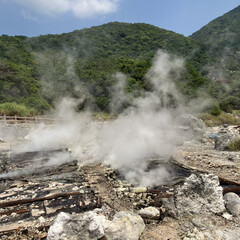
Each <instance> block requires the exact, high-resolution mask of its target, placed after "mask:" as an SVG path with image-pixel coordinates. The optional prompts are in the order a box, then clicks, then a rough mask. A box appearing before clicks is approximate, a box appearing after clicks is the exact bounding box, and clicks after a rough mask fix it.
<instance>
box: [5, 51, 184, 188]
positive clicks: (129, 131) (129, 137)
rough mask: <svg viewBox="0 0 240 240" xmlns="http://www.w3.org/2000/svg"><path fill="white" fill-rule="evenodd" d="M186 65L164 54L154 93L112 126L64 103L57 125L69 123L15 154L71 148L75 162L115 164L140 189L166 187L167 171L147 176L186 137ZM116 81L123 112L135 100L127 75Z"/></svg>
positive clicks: (154, 75) (158, 60) (154, 71)
mask: <svg viewBox="0 0 240 240" xmlns="http://www.w3.org/2000/svg"><path fill="white" fill-rule="evenodd" d="M183 64H184V61H183V60H182V59H179V58H177V57H175V56H173V55H169V54H168V53H166V52H164V51H158V52H157V54H156V56H155V58H154V60H153V64H152V67H151V69H150V70H149V72H148V73H147V75H146V78H147V79H148V80H149V81H150V82H151V84H152V86H153V91H151V92H147V93H142V94H141V96H139V97H137V98H134V99H133V98H132V104H131V107H129V108H127V109H126V110H125V111H123V112H122V113H121V114H120V115H119V116H118V118H117V119H115V120H112V121H110V122H107V123H100V122H96V121H93V120H92V118H91V113H90V112H81V113H76V112H75V111H74V109H75V107H76V106H77V105H78V102H76V100H73V99H69V98H64V99H63V100H62V101H61V103H60V104H59V106H58V108H57V115H56V119H63V121H62V122H56V123H55V124H54V126H52V127H47V126H43V125H42V126H40V127H39V128H37V129H36V130H35V131H33V132H31V133H30V134H29V138H30V141H29V142H28V143H27V144H24V145H22V146H19V147H18V148H16V149H14V152H15V153H19V152H20V151H22V152H27V151H41V150H46V149H54V148H59V147H63V146H67V147H69V148H71V152H72V159H77V160H78V161H80V162H81V163H83V164H88V163H90V162H101V163H103V164H109V165H111V166H112V167H113V168H116V169H119V171H120V172H121V173H122V174H123V175H124V176H125V178H126V179H127V180H129V181H130V182H131V183H133V184H136V185H141V186H152V185H155V184H157V185H159V184H161V183H162V182H163V181H164V180H166V179H167V178H168V172H167V170H166V169H164V168H155V169H153V170H147V169H148V164H149V158H151V157H159V156H161V158H164V159H165V160H164V161H168V159H169V156H170V155H171V154H172V152H173V151H174V149H175V146H176V144H177V143H178V141H179V138H180V137H181V136H180V135H179V133H178V130H177V122H178V117H179V115H180V114H182V113H183V110H184V107H183V106H182V105H181V99H182V97H181V95H180V94H179V93H178V92H177V90H176V88H175V85H174V83H173V80H175V78H178V77H179V74H180V73H181V71H182V70H183ZM115 77H117V79H118V80H119V81H118V83H117V85H116V86H115V88H114V89H113V93H112V94H113V96H112V99H113V100H114V101H113V102H112V104H111V107H112V109H114V111H118V110H119V108H121V107H122V104H123V103H124V102H125V101H126V100H127V99H128V100H129V96H126V95H125V94H124V91H123V89H124V88H125V86H126V85H125V84H126V77H125V76H124V75H123V74H121V73H118V74H117V75H116V76H115ZM55 160H56V158H55ZM62 162H64V161H60V163H62ZM0 177H3V175H0Z"/></svg>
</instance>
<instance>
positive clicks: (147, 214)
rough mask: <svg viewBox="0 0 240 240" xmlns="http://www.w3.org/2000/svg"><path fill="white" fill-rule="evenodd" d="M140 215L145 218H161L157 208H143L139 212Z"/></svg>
mask: <svg viewBox="0 0 240 240" xmlns="http://www.w3.org/2000/svg"><path fill="white" fill-rule="evenodd" d="M139 215H140V216H141V217H143V218H147V219H156V220H157V219H159V217H160V211H159V210H158V209H157V208H155V207H147V208H142V209H141V210H140V211H139Z"/></svg>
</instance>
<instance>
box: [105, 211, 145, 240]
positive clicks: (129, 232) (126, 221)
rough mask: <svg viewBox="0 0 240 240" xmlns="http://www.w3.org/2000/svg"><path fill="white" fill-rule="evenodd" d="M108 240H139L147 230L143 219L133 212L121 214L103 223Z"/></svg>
mask: <svg viewBox="0 0 240 240" xmlns="http://www.w3.org/2000/svg"><path fill="white" fill-rule="evenodd" d="M103 228H104V233H105V237H106V239H107V240H120V239H121V240H138V239H139V238H140V236H141V234H142V233H143V231H144V229H145V224H144V221H143V219H142V218H141V217H140V216H139V215H137V214H135V213H132V212H124V211H122V212H119V213H117V214H116V215H115V216H114V218H113V221H108V220H107V221H105V222H104V223H103Z"/></svg>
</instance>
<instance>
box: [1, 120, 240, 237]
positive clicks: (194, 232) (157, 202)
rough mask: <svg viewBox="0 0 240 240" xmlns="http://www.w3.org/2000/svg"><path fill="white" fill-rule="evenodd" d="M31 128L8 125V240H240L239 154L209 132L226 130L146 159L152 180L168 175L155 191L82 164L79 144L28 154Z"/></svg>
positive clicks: (4, 197)
mask: <svg viewBox="0 0 240 240" xmlns="http://www.w3.org/2000/svg"><path fill="white" fill-rule="evenodd" d="M104 124H109V123H102V125H104ZM32 128H33V126H29V125H26V124H8V125H2V126H1V132H2V136H3V138H2V140H1V143H0V149H1V151H0V171H1V174H0V190H1V193H0V238H1V239H68V238H71V237H72V238H71V239H142V240H143V239H144V240H149V239H174V240H175V239H185V240H186V239H232V240H236V239H240V230H239V229H240V228H239V215H240V211H239V207H240V200H239V193H240V181H239V179H240V174H239V165H240V155H239V153H237V152H227V151H219V150H216V149H215V148H214V147H215V146H214V144H215V143H214V140H212V139H211V138H209V132H212V131H215V132H216V131H220V130H221V129H220V128H219V129H216V128H215V129H212V128H205V127H204V128H202V129H201V131H199V132H201V134H200V136H199V138H198V139H199V140H195V139H192V138H191V137H190V135H189V134H187V136H188V137H187V139H185V140H184V141H183V142H182V144H181V145H178V146H177V149H176V150H175V152H174V153H173V154H172V155H171V156H159V155H152V156H149V158H146V159H145V160H144V162H145V175H146V176H147V175H149V177H150V176H151V175H152V174H153V171H154V173H155V172H156V171H157V173H158V174H163V176H164V177H162V178H161V181H160V180H159V184H156V183H154V184H150V182H149V184H150V185H149V186H147V185H139V182H132V178H129V176H128V174H125V172H126V169H125V168H122V169H121V168H119V169H118V168H113V167H112V166H110V165H109V164H105V163H104V162H102V163H101V162H99V161H89V160H88V161H89V162H88V163H86V161H81V160H80V159H76V158H75V156H76V155H74V151H73V150H72V149H74V146H75V145H76V143H74V144H73V143H71V144H72V145H71V144H69V146H67V145H65V146H61V147H58V148H56V147H55V148H47V149H45V150H44V149H42V150H36V151H29V150H26V149H27V148H26V146H27V144H29V142H31V140H30V139H31V134H30V132H31V131H32ZM46 128H47V129H48V131H51V129H52V128H54V127H53V126H52V125H48V126H47V127H46ZM189 128H190V127H189V126H187V127H186V126H181V127H179V129H180V130H179V131H184V132H185V131H189ZM195 130H196V129H195ZM225 131H226V132H231V131H235V132H238V131H239V128H236V126H229V127H228V128H225ZM9 133H11V134H9ZM32 146H33V145H32ZM71 147H72V149H71ZM135 167H136V168H138V166H135ZM163 169H164V171H163ZM145 175H144V176H145ZM144 176H143V177H144ZM157 177H158V176H156V178H157ZM141 184H142V183H141ZM230 193H231V194H230ZM228 194H230V195H229V196H228ZM224 195H225V196H226V197H225V196H224ZM93 226H95V227H93Z"/></svg>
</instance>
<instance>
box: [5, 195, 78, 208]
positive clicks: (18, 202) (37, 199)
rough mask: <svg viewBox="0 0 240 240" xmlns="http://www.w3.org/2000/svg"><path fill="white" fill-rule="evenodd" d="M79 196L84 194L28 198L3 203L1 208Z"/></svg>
mask: <svg viewBox="0 0 240 240" xmlns="http://www.w3.org/2000/svg"><path fill="white" fill-rule="evenodd" d="M77 195H82V193H80V192H66V193H56V194H52V195H49V196H45V197H39V198H27V199H21V200H15V201H8V202H2V203H0V208H3V207H11V206H16V205H20V204H26V203H33V202H39V201H44V200H52V199H55V198H60V197H70V196H77Z"/></svg>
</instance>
